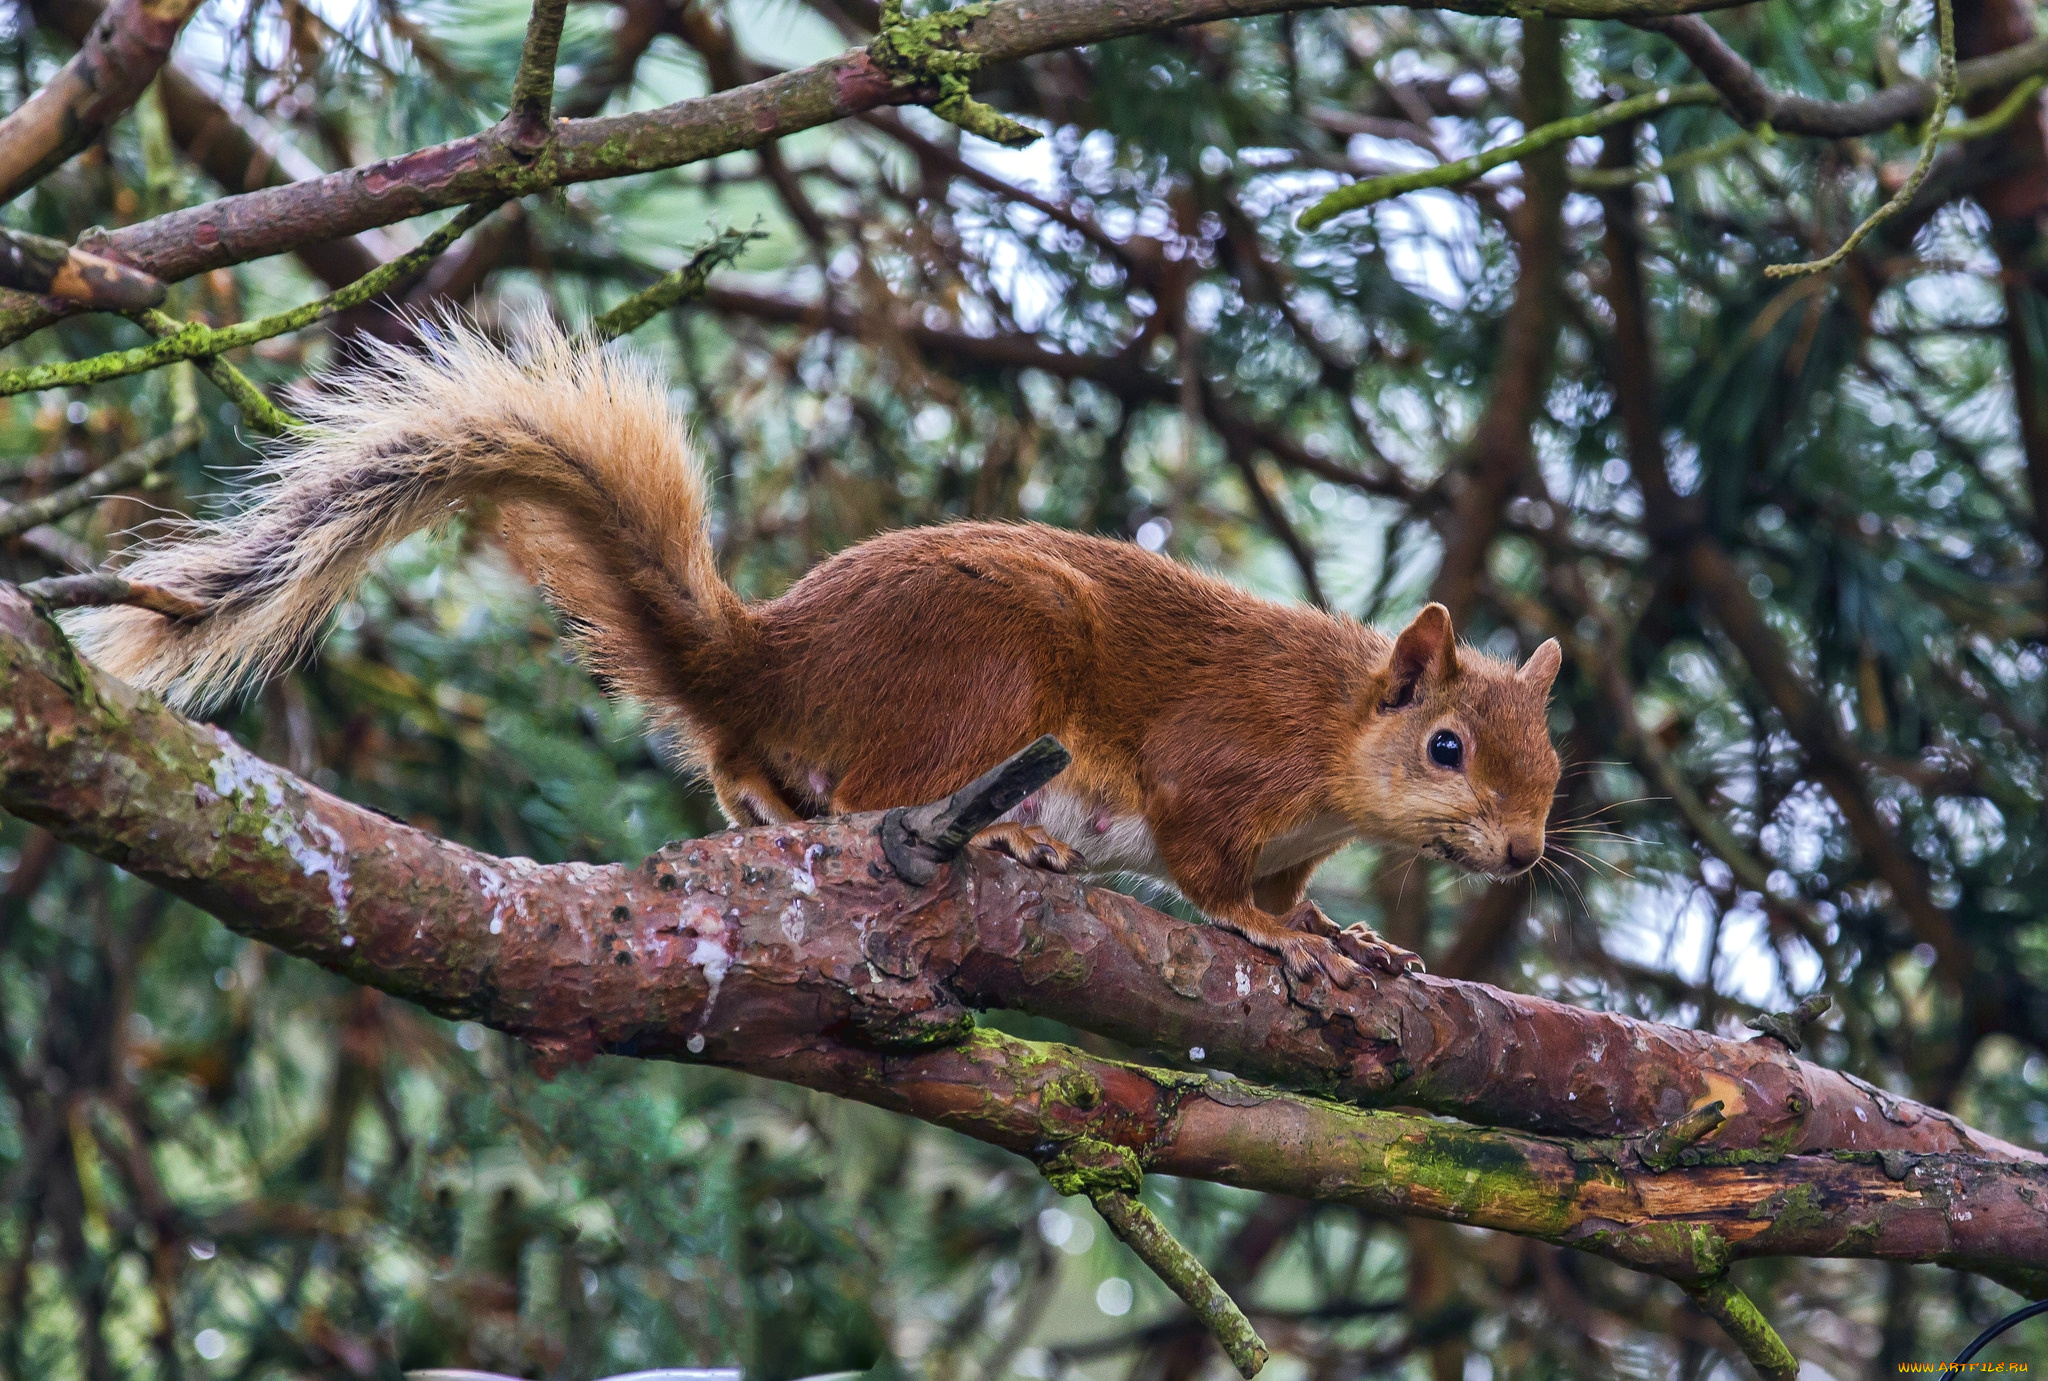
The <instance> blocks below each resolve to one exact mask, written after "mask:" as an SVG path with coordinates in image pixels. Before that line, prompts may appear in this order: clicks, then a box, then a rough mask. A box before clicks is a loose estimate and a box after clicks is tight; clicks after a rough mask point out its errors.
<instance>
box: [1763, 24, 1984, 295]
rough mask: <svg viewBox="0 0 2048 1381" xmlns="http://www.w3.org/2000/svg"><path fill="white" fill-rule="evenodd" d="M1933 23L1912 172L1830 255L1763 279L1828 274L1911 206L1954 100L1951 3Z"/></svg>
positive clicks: (1768, 271) (1771, 268) (1773, 268)
mask: <svg viewBox="0 0 2048 1381" xmlns="http://www.w3.org/2000/svg"><path fill="white" fill-rule="evenodd" d="M1934 23H1935V28H1936V30H1937V32H1938V34H1939V39H1940V45H1941V56H1940V58H1939V60H1938V61H1937V62H1936V64H1935V69H1934V71H1935V80H1934V110H1933V111H1932V113H1930V114H1929V115H1928V117H1927V133H1926V135H1925V136H1924V137H1923V138H1922V139H1921V141H1920V157H1919V158H1918V159H1916V160H1914V163H1913V171H1912V172H1911V173H1909V174H1907V176H1906V180H1905V182H1903V183H1901V184H1900V186H1899V190H1898V191H1896V192H1894V193H1892V195H1891V198H1890V199H1889V200H1888V201H1886V202H1885V204H1884V205H1882V206H1880V207H1878V208H1877V209H1876V210H1875V211H1873V212H1871V213H1870V214H1869V215H1868V216H1865V217H1864V218H1863V223H1862V224H1861V225H1859V226H1857V227H1856V228H1855V229H1854V230H1852V231H1850V232H1849V238H1848V239H1846V240H1844V241H1842V243H1841V246H1840V247H1839V248H1837V249H1836V250H1835V252H1834V253H1833V254H1830V255H1828V256H1826V257H1825V258H1821V259H1809V260H1807V261H1805V262H1804V263H1798V264H1770V265H1767V266H1766V267H1765V269H1764V277H1766V278H1799V277H1803V276H1804V275H1806V274H1809V273H1827V272H1828V271H1830V270H1831V269H1833V268H1834V267H1835V266H1836V265H1838V264H1840V263H1841V262H1842V261H1843V260H1844V259H1846V258H1848V257H1849V255H1850V254H1852V253H1853V252H1854V251H1855V249H1856V246H1858V245H1860V244H1862V243H1863V241H1864V239H1865V237H1867V236H1868V235H1869V234H1870V232H1871V231H1873V230H1875V229H1877V228H1878V227H1879V226H1880V225H1883V224H1884V223H1885V222H1886V221H1888V220H1890V219H1891V218H1892V217H1893V216H1895V215H1897V214H1898V213H1899V212H1901V211H1903V210H1905V209H1906V207H1907V206H1909V205H1911V204H1912V201H1913V197H1914V195H1915V194H1917V193H1918V192H1919V190H1920V184H1921V183H1923V182H1925V181H1926V180H1927V173H1928V170H1929V169H1931V168H1933V167H1934V155H1935V153H1936V152H1937V151H1938V150H1939V149H1940V148H1941V141H1942V126H1943V125H1944V124H1946V123H1947V121H1948V111H1949V107H1950V106H1952V105H1954V104H1955V99H1956V14H1955V6H1954V4H1953V3H1952V0H1934ZM2007 99H2010V97H2008V98H2007ZM2007 118H2011V117H2010V116H2008V117H2007Z"/></svg>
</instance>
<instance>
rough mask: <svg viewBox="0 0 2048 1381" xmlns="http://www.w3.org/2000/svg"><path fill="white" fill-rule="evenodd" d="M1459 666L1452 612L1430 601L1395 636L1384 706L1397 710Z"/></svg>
mask: <svg viewBox="0 0 2048 1381" xmlns="http://www.w3.org/2000/svg"><path fill="white" fill-rule="evenodd" d="M1457 669H1458V640H1457V636H1456V635H1455V634H1454V633H1452V631H1451V611H1450V610H1448V609H1446V608H1444V607H1443V605H1441V604H1427V605H1424V606H1423V609H1422V612H1421V613H1419V614H1417V615H1416V616H1415V619H1414V621H1413V622H1411V623H1410V624H1409V625H1408V626H1407V627H1406V628H1404V629H1402V630H1401V636H1400V637H1398V638H1396V639H1394V652H1393V656H1392V657H1391V658H1390V659H1389V660H1388V663H1387V697H1386V701H1385V703H1384V704H1383V706H1382V708H1384V709H1389V710H1398V709H1400V708H1401V707H1402V706H1403V705H1406V704H1408V703H1409V702H1411V701H1412V700H1414V699H1415V695H1416V692H1417V691H1418V690H1420V689H1421V688H1422V686H1423V685H1424V683H1426V682H1429V681H1436V680H1442V679H1443V678H1444V677H1447V676H1449V675H1451V674H1452V673H1453V672H1455V671H1457Z"/></svg>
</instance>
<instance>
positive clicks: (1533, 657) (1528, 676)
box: [1515, 638, 1564, 692]
mask: <svg viewBox="0 0 2048 1381" xmlns="http://www.w3.org/2000/svg"><path fill="white" fill-rule="evenodd" d="M1563 664H1564V649H1563V648H1561V647H1559V646H1558V645H1557V639H1555V638H1552V639H1551V640H1550V641H1548V642H1546V643H1544V644H1543V646H1541V647H1539V648H1537V649H1536V650H1535V651H1534V652H1532V653H1530V654H1529V660H1528V661H1526V662H1524V663H1522V668H1521V670H1520V671H1517V672H1516V673H1515V677H1516V679H1517V680H1519V681H1521V682H1522V683H1523V684H1524V685H1529V686H1534V687H1536V689H1538V690H1540V691H1544V692H1548V691H1549V690H1550V683H1551V682H1552V681H1555V680H1556V679H1557V669H1558V668H1559V667H1560V666H1562V665H1563Z"/></svg>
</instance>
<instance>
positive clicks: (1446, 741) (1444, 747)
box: [1429, 729, 1465, 772]
mask: <svg viewBox="0 0 2048 1381" xmlns="http://www.w3.org/2000/svg"><path fill="white" fill-rule="evenodd" d="M1429 760H1430V761H1431V762H1433V763H1435V764H1436V765H1437V766H1438V767H1448V768H1449V769H1450V770H1451V771H1453V772H1455V771H1457V770H1458V769H1459V768H1461V767H1463V766H1464V765H1465V743H1464V740H1462V739H1460V738H1459V737H1458V736H1457V735H1456V734H1454V733H1452V732H1451V731H1450V730H1449V729H1439V730H1437V731H1436V732H1435V733H1434V734H1431V735H1430V737H1429Z"/></svg>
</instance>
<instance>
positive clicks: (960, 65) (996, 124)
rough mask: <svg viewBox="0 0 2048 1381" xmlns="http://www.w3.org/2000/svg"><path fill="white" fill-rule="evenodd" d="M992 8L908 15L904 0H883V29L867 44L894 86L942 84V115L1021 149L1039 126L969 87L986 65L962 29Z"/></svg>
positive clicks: (938, 108)
mask: <svg viewBox="0 0 2048 1381" xmlns="http://www.w3.org/2000/svg"><path fill="white" fill-rule="evenodd" d="M988 12H989V6H988V5H987V4H985V3H978V4H972V5H962V6H960V8H958V9H953V10H940V11H939V12H938V13H937V14H927V15H920V16H919V17H918V18H916V19H906V18H904V17H903V0H883V4H882V30H881V32H880V33H879V34H877V35H876V36H875V41H874V42H873V43H871V44H869V45H868V56H869V57H870V58H872V59H873V60H874V62H875V65H876V66H877V67H880V68H881V69H882V70H883V71H884V72H887V73H888V74H889V77H890V81H891V84H892V85H895V86H899V87H906V86H932V87H936V88H938V92H939V98H938V99H937V100H936V101H934V102H932V106H931V110H932V114H934V115H936V116H938V117H939V118H940V119H942V120H947V121H950V122H952V123H953V124H956V125H958V126H959V127H960V128H962V129H964V130H966V131H967V132H968V133H969V134H978V135H980V136H981V137H982V138H984V139H987V140H990V141H992V142H994V143H997V144H1003V145H1007V146H1008V147H1010V148H1013V149H1018V148H1022V147H1024V146H1025V145H1026V144H1029V143H1032V142H1033V141H1035V140H1036V139H1037V138H1038V131H1037V130H1035V129H1032V128H1031V127H1030V126H1029V125H1024V124H1019V123H1018V122H1017V121H1015V120H1012V119H1011V118H1010V117H1009V116H1007V115H1005V114H1003V113H1002V112H1001V111H999V110H997V109H996V108H995V107H993V106H990V105H985V104H983V103H982V102H980V101H977V100H975V99H974V97H973V96H972V95H970V94H969V92H968V81H969V78H970V77H972V76H973V74H974V73H976V72H978V71H980V70H981V54H979V53H976V52H971V51H969V50H967V49H964V48H961V47H960V46H959V39H958V37H957V34H958V31H959V30H960V29H962V28H964V27H966V26H967V25H969V24H971V23H973V22H974V21H975V20H977V19H979V18H981V17H982V16H983V15H985V14H987V13H988Z"/></svg>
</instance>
